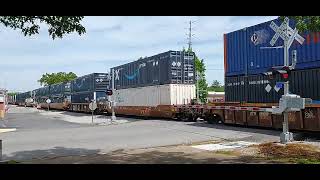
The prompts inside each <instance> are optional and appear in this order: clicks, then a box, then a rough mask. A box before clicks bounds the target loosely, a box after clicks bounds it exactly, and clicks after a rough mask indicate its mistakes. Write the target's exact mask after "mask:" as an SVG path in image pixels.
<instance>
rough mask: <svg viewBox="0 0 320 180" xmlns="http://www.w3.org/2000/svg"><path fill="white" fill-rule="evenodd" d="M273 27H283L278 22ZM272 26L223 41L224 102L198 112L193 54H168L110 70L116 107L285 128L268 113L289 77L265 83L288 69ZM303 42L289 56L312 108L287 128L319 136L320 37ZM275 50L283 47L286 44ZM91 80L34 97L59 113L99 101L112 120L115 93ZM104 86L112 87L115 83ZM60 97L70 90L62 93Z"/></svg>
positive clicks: (294, 116)
mask: <svg viewBox="0 0 320 180" xmlns="http://www.w3.org/2000/svg"><path fill="white" fill-rule="evenodd" d="M274 22H275V23H276V24H277V25H280V24H281V21H280V20H279V19H275V20H274ZM270 23H271V21H269V22H266V23H261V24H258V25H255V26H251V27H246V28H243V29H241V30H238V31H234V32H230V33H227V34H224V36H223V39H224V68H225V102H216V103H208V104H195V103H194V99H195V97H196V95H195V94H196V88H195V81H196V80H195V54H194V53H193V52H186V51H167V52H164V53H161V54H157V55H154V56H151V57H146V58H141V59H139V60H136V61H133V62H131V63H127V64H124V65H121V66H117V67H112V68H111V69H110V72H114V77H115V78H114V87H115V89H116V91H115V92H113V94H112V99H114V100H115V102H116V106H115V112H116V114H118V115H133V116H141V117H163V118H172V119H178V120H188V121H195V120H196V119H197V118H199V117H200V118H203V119H204V120H205V121H207V122H208V123H218V122H221V123H224V124H230V125H242V126H247V127H267V128H275V129H279V128H282V122H283V115H274V114H271V113H270V112H266V111H265V110H266V108H270V107H272V106H277V105H278V101H279V98H280V97H281V95H282V94H283V88H281V87H279V86H277V85H276V83H277V82H278V81H281V78H283V77H280V76H279V75H277V76H275V77H273V78H272V79H270V77H267V76H264V75H263V73H264V72H266V71H268V70H269V69H270V68H272V67H274V66H281V65H282V63H283V50H281V49H263V48H262V47H267V46H270V45H269V42H270V40H271V38H272V37H273V35H274V32H273V31H272V29H271V28H270V26H269V25H270ZM290 26H291V27H293V26H294V23H293V22H290ZM303 37H304V38H305V39H306V42H305V43H304V44H302V45H299V44H298V43H294V44H293V46H292V47H291V48H290V52H291V51H292V50H297V65H296V69H295V70H294V71H293V72H291V73H290V75H289V79H290V83H291V86H290V91H291V92H292V93H295V94H298V95H301V96H302V97H305V98H312V100H313V101H312V103H311V104H309V105H307V106H306V108H305V109H304V110H302V111H299V112H292V113H289V128H290V129H293V130H304V131H318V132H319V131H320V104H318V102H319V100H320V92H319V89H320V82H319V78H318V77H320V53H319V52H320V44H319V43H320V39H319V38H320V33H308V32H306V33H304V34H303ZM277 43H278V44H276V46H279V45H280V44H281V40H279V41H278V42H277ZM105 75H106V76H107V74H105ZM93 77H94V76H92V78H91V80H89V81H88V82H87V81H85V80H82V78H78V79H77V80H75V81H72V82H69V83H66V84H63V85H53V86H49V87H44V88H41V89H39V90H36V92H35V97H36V98H35V102H40V106H41V107H43V108H46V105H47V104H46V103H44V102H45V99H47V98H49V97H50V98H52V99H53V101H54V102H56V103H57V104H56V105H52V106H54V107H55V108H57V109H65V110H73V111H85V112H86V111H88V103H89V102H90V101H91V100H97V101H99V100H98V99H99V98H101V99H102V100H101V101H100V103H99V104H100V105H101V106H100V111H103V112H108V113H110V112H111V109H110V107H109V106H108V105H107V104H108V100H107V99H108V98H107V97H106V94H105V92H106V91H107V90H110V89H111V87H110V86H108V85H106V86H101V87H100V88H98V89H96V85H95V83H99V82H98V81H97V79H96V78H93ZM93 79H94V80H93ZM98 79H99V78H98ZM108 79H109V80H108ZM85 82H87V84H88V85H87V86H90V84H91V85H92V88H80V87H87V86H81V85H80V84H81V83H85ZM103 82H104V80H103ZM106 83H107V84H109V85H110V84H111V83H110V78H107V79H106ZM55 86H57V87H55ZM60 86H61V87H60ZM59 87H60V88H59ZM59 89H64V90H63V93H61V92H62V91H61V90H59ZM68 89H69V90H68ZM97 90H99V91H97ZM87 93H88V94H87ZM29 94H32V93H31V92H27V93H23V94H20V95H19V96H21V97H22V99H24V100H25V98H27V97H28V96H29ZM21 97H18V96H17V98H16V99H17V100H18V99H20V98H21ZM20 102H21V101H20ZM22 104H25V102H24V101H22ZM50 106H51V104H50Z"/></svg>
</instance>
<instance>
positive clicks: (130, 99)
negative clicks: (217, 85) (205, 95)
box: [113, 84, 196, 106]
mask: <svg viewBox="0 0 320 180" xmlns="http://www.w3.org/2000/svg"><path fill="white" fill-rule="evenodd" d="M113 96H114V97H115V99H116V105H117V106H158V105H179V104H188V103H190V102H191V100H192V99H194V98H195V97H196V87H195V85H194V84H166V85H155V86H146V87H138V88H129V89H119V90H116V91H115V93H114V94H113Z"/></svg>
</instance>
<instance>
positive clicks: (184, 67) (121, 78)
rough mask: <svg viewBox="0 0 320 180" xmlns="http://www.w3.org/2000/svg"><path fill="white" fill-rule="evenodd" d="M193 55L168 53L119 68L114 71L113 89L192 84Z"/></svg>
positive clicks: (193, 77)
mask: <svg viewBox="0 0 320 180" xmlns="http://www.w3.org/2000/svg"><path fill="white" fill-rule="evenodd" d="M194 60H195V55H194V53H192V52H190V53H188V52H182V51H168V52H164V53H161V54H158V55H155V56H151V57H146V58H142V59H139V60H137V61H134V62H131V63H127V64H124V65H121V66H117V67H113V68H111V71H112V69H114V71H115V88H116V89H127V88H135V87H144V86H152V85H163V84H194V83H195V68H194V67H195V62H194Z"/></svg>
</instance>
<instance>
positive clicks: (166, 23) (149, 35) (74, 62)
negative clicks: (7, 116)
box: [0, 16, 275, 90]
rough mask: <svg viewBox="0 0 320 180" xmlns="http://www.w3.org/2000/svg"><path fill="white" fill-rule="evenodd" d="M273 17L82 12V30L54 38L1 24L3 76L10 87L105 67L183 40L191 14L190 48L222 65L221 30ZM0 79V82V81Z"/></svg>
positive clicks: (218, 75)
mask: <svg viewBox="0 0 320 180" xmlns="http://www.w3.org/2000/svg"><path fill="white" fill-rule="evenodd" d="M273 18H275V17H263V16H260V17H231V16H229V17H226V16H224V17H219V16H212V17H211V16H200V17H183V16H156V17H152V16H151V17H143V16H133V17H126V16H115V17H111V16H102V17H100V16H99V17H94V16H90V17H85V18H84V20H83V25H84V26H85V27H86V31H87V32H86V34H84V35H82V36H79V35H78V34H76V33H72V34H70V35H66V36H64V38H63V39H56V40H52V39H51V37H49V35H48V32H47V29H46V28H43V27H46V26H45V25H42V26H41V27H42V28H43V29H41V31H40V34H38V35H35V36H31V37H24V36H23V35H22V34H21V32H19V31H15V30H12V29H9V28H5V27H3V26H1V25H0V67H4V68H2V70H1V71H2V73H1V74H0V75H1V76H4V77H5V79H6V85H7V87H8V88H9V89H19V90H30V89H33V88H37V87H38V86H39V85H38V83H37V82H36V80H37V79H38V78H39V77H40V75H41V74H42V73H45V72H57V71H74V72H76V73H77V74H78V75H84V74H87V73H91V72H103V71H105V70H107V69H109V68H110V67H112V66H117V65H120V64H122V63H125V62H129V61H133V60H136V59H138V58H139V57H141V56H151V55H154V54H157V53H161V52H164V51H168V50H180V49H182V47H183V46H184V47H187V45H186V42H187V41H186V35H185V34H186V33H187V29H186V28H187V27H188V23H187V21H189V20H195V21H196V22H195V23H194V26H195V31H194V34H195V38H194V44H193V49H194V50H195V51H196V52H197V53H198V55H199V57H200V58H203V59H205V63H206V64H207V68H208V69H210V68H211V69H213V68H223V34H224V33H228V32H231V31H235V30H237V29H241V28H244V27H247V26H252V25H255V24H257V23H262V22H264V21H267V20H271V19H273ZM223 76H224V74H223V71H214V70H212V71H211V70H210V71H209V70H208V72H207V78H208V82H212V81H213V80H214V79H218V80H220V81H223ZM0 85H1V84H0Z"/></svg>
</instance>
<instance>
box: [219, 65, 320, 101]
mask: <svg viewBox="0 0 320 180" xmlns="http://www.w3.org/2000/svg"><path fill="white" fill-rule="evenodd" d="M319 77H320V68H316V69H306V70H294V71H292V72H291V76H290V77H289V81H290V85H289V90H290V92H291V93H293V94H297V95H300V96H301V97H303V98H311V99H312V100H313V102H319V101H320V79H319ZM277 82H281V77H280V75H279V74H277V75H276V77H275V78H274V79H269V78H268V77H267V76H264V75H250V76H231V77H226V78H225V100H226V102H249V103H277V102H279V99H280V98H281V96H282V95H283V93H284V92H283V87H282V88H280V89H277V88H276V84H277ZM268 85H270V89H269V91H267V90H266V89H267V88H266V87H267V86H268Z"/></svg>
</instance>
